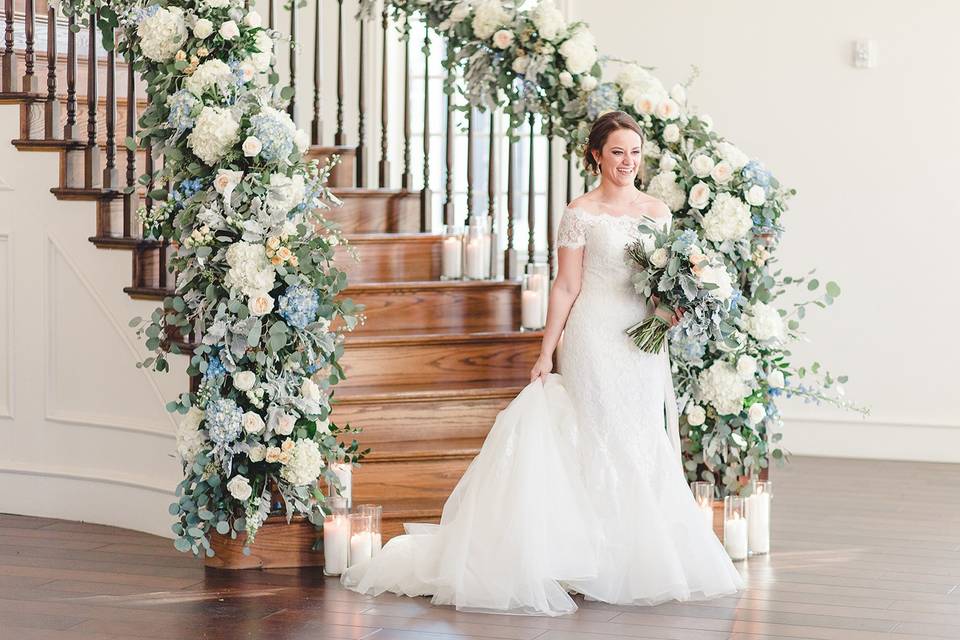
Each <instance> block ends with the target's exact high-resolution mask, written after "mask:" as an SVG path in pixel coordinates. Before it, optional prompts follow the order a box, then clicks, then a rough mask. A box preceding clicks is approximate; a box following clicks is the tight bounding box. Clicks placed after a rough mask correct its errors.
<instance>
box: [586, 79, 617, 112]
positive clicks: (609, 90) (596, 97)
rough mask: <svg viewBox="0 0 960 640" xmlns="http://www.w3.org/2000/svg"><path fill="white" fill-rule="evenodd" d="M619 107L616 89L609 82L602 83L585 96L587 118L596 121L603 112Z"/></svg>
mask: <svg viewBox="0 0 960 640" xmlns="http://www.w3.org/2000/svg"><path fill="white" fill-rule="evenodd" d="M618 106H620V98H619V96H618V95H617V88H616V87H615V86H614V85H613V83H610V82H604V83H603V84H601V85H600V86H598V87H597V88H596V89H594V90H593V91H591V92H590V94H589V95H588V96H587V117H589V118H590V119H591V120H596V119H597V118H599V117H600V114H602V113H603V112H605V111H611V110H613V109H616V108H617V107H618Z"/></svg>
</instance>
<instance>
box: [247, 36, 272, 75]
mask: <svg viewBox="0 0 960 640" xmlns="http://www.w3.org/2000/svg"><path fill="white" fill-rule="evenodd" d="M253 43H254V46H256V48H257V51H258V53H253V54H251V55H250V60H251V61H252V62H253V64H254V66H255V67H256V68H257V71H266V70H267V69H269V68H270V61H271V60H272V59H273V38H271V37H270V34H268V33H267V32H266V31H257V35H256V36H254V40H253Z"/></svg>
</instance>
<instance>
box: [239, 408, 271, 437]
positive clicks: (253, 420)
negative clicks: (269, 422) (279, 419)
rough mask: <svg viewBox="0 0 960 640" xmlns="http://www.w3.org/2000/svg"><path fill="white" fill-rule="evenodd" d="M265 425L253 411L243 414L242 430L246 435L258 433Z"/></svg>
mask: <svg viewBox="0 0 960 640" xmlns="http://www.w3.org/2000/svg"><path fill="white" fill-rule="evenodd" d="M265 426H266V425H265V424H264V422H263V418H261V417H260V415H259V414H257V413H255V412H253V411H247V412H246V413H245V414H243V430H244V431H246V432H247V433H260V432H261V431H263V429H264V427H265Z"/></svg>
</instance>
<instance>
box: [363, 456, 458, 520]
mask: <svg viewBox="0 0 960 640" xmlns="http://www.w3.org/2000/svg"><path fill="white" fill-rule="evenodd" d="M471 461H472V458H466V459H453V460H417V461H402V462H369V463H364V464H362V465H361V466H360V468H358V469H355V470H354V473H353V503H354V504H362V503H369V502H373V503H381V502H382V501H383V500H385V499H387V498H388V497H389V499H390V500H392V501H395V500H416V501H417V504H418V505H422V506H423V507H425V508H436V509H441V508H442V507H443V503H444V502H445V501H446V499H447V496H449V495H450V492H451V491H452V490H453V488H454V487H455V486H456V485H457V481H459V480H460V478H461V477H462V476H463V473H464V471H466V470H467V467H468V466H470V462H471Z"/></svg>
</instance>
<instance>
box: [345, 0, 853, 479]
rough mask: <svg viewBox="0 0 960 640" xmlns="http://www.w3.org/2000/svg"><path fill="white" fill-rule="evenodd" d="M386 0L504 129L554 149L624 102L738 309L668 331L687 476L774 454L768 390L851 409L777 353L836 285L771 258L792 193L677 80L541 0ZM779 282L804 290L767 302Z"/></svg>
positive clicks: (735, 470) (651, 160)
mask: <svg viewBox="0 0 960 640" xmlns="http://www.w3.org/2000/svg"><path fill="white" fill-rule="evenodd" d="M387 4H388V5H389V9H390V10H391V11H392V12H393V13H394V15H395V17H396V18H397V19H398V20H399V21H401V23H403V22H404V21H406V20H410V19H412V18H415V17H416V18H419V19H421V20H423V21H424V23H425V24H426V25H427V27H429V28H431V29H433V30H435V31H436V32H437V33H438V34H440V35H441V36H442V37H443V38H444V39H445V41H446V49H447V52H448V54H447V56H446V58H445V59H444V65H445V67H446V68H447V69H448V70H449V71H451V72H453V73H456V74H457V75H459V76H460V77H461V79H462V82H460V83H458V86H459V89H460V91H461V92H462V94H463V96H464V97H465V98H466V100H467V101H468V102H469V103H470V105H472V106H474V107H478V108H481V109H498V108H500V109H503V110H504V111H505V112H506V113H508V114H509V116H510V121H511V129H515V128H519V127H520V126H522V124H523V123H524V121H525V120H526V119H527V118H528V116H529V114H531V113H536V114H539V115H540V117H541V120H542V126H543V128H544V130H545V131H546V133H547V134H548V135H550V136H559V137H561V138H563V139H564V140H565V141H566V153H567V155H568V157H569V156H570V155H573V154H575V153H576V152H577V151H578V150H580V149H581V148H582V146H583V144H584V143H585V141H586V138H587V134H588V133H589V129H590V125H591V123H592V121H593V120H595V119H596V118H597V117H598V116H599V115H601V114H602V113H604V112H606V111H609V110H615V109H619V110H623V111H626V112H628V113H629V114H631V115H632V116H633V117H634V118H635V119H636V120H637V121H638V122H639V123H640V124H641V126H642V127H643V130H644V134H645V135H644V138H645V142H646V144H645V145H644V149H645V151H644V155H645V160H646V171H645V172H644V174H645V176H646V177H647V178H648V179H646V180H645V188H646V190H647V192H648V193H650V194H651V195H653V196H655V197H657V198H660V199H661V200H663V201H664V202H665V203H666V204H667V205H668V206H669V207H670V209H671V211H673V214H674V226H675V228H676V227H677V226H679V227H680V228H682V229H686V230H689V232H690V233H691V234H695V237H696V238H699V239H700V240H701V241H702V244H703V246H705V247H708V248H709V249H708V252H709V253H710V256H709V257H710V258H714V257H719V258H722V260H723V261H724V263H725V264H726V266H727V268H728V270H729V272H730V274H732V276H733V278H732V282H731V287H730V291H729V292H728V293H729V296H730V298H731V302H732V305H733V306H734V308H735V309H736V310H737V311H738V315H739V320H738V321H737V322H738V326H736V327H733V329H735V331H734V334H733V339H731V340H729V341H728V342H725V343H719V342H717V341H715V340H712V339H711V338H710V336H709V335H708V332H707V331H706V330H705V328H704V327H702V326H701V325H700V323H698V322H697V320H696V319H695V318H692V317H691V316H690V315H686V316H685V317H684V319H683V321H682V322H681V323H680V324H678V325H677V326H676V327H675V328H674V329H673V330H672V331H671V334H670V350H671V355H672V361H673V372H674V378H675V383H676V387H677V391H678V395H679V399H678V402H679V404H680V407H679V409H680V410H681V412H682V419H681V429H682V434H683V436H684V448H685V461H684V465H685V468H686V470H687V475H688V477H689V479H691V480H694V479H705V480H708V481H711V482H714V483H715V484H716V485H717V486H718V488H719V490H720V492H721V493H728V492H733V493H736V492H739V491H740V490H742V489H744V488H745V487H746V486H748V484H747V482H748V477H749V476H752V475H756V474H757V473H759V472H760V471H761V470H762V469H763V468H765V467H767V466H768V464H769V462H770V459H771V458H773V459H782V458H784V451H783V450H782V448H781V447H780V446H779V444H778V442H779V441H780V439H781V434H780V433H779V432H778V431H779V427H780V425H781V424H782V423H781V420H780V416H779V412H778V409H777V404H776V401H777V399H778V398H779V397H783V396H786V397H790V396H798V397H802V398H804V399H806V400H807V401H811V402H817V403H820V402H829V403H833V404H836V405H838V406H841V407H844V408H849V409H856V410H860V411H863V410H862V409H858V408H857V407H855V406H854V405H852V404H851V403H850V402H848V401H847V400H846V399H845V398H844V396H843V389H842V386H841V385H842V383H844V382H846V378H845V377H844V376H839V377H835V376H834V375H832V374H831V373H830V372H828V371H826V370H824V369H822V368H821V366H820V364H819V363H814V364H813V365H812V366H810V367H803V366H798V365H795V364H793V363H792V362H791V352H790V350H789V344H790V343H791V342H793V341H796V340H797V339H800V338H801V337H802V335H803V334H802V332H801V331H800V321H801V320H802V319H803V318H804V316H805V313H806V310H807V308H808V307H810V306H817V307H820V308H824V307H826V306H828V305H830V304H832V303H833V301H834V299H835V298H836V297H837V296H838V295H839V294H840V288H839V286H838V285H837V284H836V283H834V282H828V283H826V285H825V286H824V287H823V289H821V287H820V282H819V280H818V279H816V278H813V277H812V275H813V273H814V272H813V271H811V272H810V273H808V274H805V275H804V276H802V277H792V276H789V275H784V274H783V272H782V270H781V269H776V270H774V266H775V264H776V257H775V251H776V248H777V245H778V243H779V239H780V237H781V235H782V233H783V231H784V227H783V225H782V223H781V219H782V217H783V215H784V214H785V212H786V210H787V201H788V199H789V197H790V196H791V195H793V194H794V193H795V192H794V191H793V190H792V189H787V188H785V187H783V186H782V185H781V184H780V183H779V182H778V181H777V180H776V179H775V178H774V177H773V175H772V174H771V173H770V172H769V171H768V170H767V169H766V168H765V167H764V166H763V165H762V164H761V163H760V162H758V161H756V160H752V159H750V158H749V157H748V156H747V155H746V154H745V153H744V152H742V151H741V150H740V149H739V148H737V147H736V146H735V145H734V144H732V143H731V142H729V141H727V140H725V139H724V138H723V137H722V136H720V135H719V134H718V133H716V132H715V131H714V129H713V125H712V121H711V119H710V118H709V116H707V115H704V114H700V113H698V112H697V110H696V109H694V108H693V107H692V106H691V105H690V104H689V102H688V100H687V87H688V86H689V82H688V83H686V84H685V85H676V86H674V87H672V88H671V89H670V90H667V89H666V88H665V86H664V85H663V84H662V83H661V82H660V80H658V79H657V78H656V77H655V76H654V75H652V74H651V73H650V72H649V71H648V70H647V69H645V68H643V67H642V66H640V65H639V64H637V63H635V62H623V61H612V60H608V59H604V58H602V57H601V56H600V54H599V52H598V51H597V47H596V42H595V40H594V37H593V36H592V35H591V33H590V30H589V28H588V27H587V25H586V24H585V23H582V22H568V21H567V20H566V19H565V17H564V16H563V14H562V13H561V12H560V11H559V10H558V9H557V8H556V7H555V6H554V5H553V3H552V2H551V0H543V1H541V2H540V3H539V4H537V5H536V6H534V7H533V8H531V9H529V10H525V9H524V10H522V9H519V8H518V4H519V3H511V2H503V1H501V0H479V1H468V0H438V1H430V2H427V1H425V0H388V1H387ZM375 5H376V3H375V2H373V0H362V2H361V14H362V15H363V16H366V17H371V16H372V15H373V14H374V8H375ZM614 64H618V65H620V68H619V71H616V70H615V69H614ZM611 76H614V77H615V79H613V80H612V81H611V80H609V79H608V78H609V77H611ZM791 287H803V288H804V290H805V291H806V292H809V293H808V294H807V295H810V296H812V297H811V298H810V299H807V300H804V301H800V302H792V303H790V304H786V303H778V301H780V300H782V297H783V296H784V294H786V293H787V291H788V289H789V288H791ZM821 291H822V292H821ZM625 329H626V327H625Z"/></svg>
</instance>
